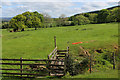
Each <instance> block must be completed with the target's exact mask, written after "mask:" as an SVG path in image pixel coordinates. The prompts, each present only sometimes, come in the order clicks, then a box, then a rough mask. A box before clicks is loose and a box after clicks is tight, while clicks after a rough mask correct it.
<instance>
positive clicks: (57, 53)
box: [57, 52, 66, 55]
mask: <svg viewBox="0 0 120 80" xmlns="http://www.w3.org/2000/svg"><path fill="white" fill-rule="evenodd" d="M57 54H59V55H65V54H66V53H60V52H58V53H57Z"/></svg>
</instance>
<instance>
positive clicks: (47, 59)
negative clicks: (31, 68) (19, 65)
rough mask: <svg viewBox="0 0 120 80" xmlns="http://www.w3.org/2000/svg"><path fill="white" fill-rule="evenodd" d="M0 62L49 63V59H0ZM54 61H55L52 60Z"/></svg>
mask: <svg viewBox="0 0 120 80" xmlns="http://www.w3.org/2000/svg"><path fill="white" fill-rule="evenodd" d="M0 60H3V61H21V60H22V61H49V59H21V60H20V59H4V58H3V59H0ZM51 61H52V60H51ZM53 61H55V60H53Z"/></svg>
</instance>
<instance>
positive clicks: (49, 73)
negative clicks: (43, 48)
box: [48, 55, 50, 76]
mask: <svg viewBox="0 0 120 80" xmlns="http://www.w3.org/2000/svg"><path fill="white" fill-rule="evenodd" d="M48 70H49V71H48V73H49V76H50V57H49V55H48Z"/></svg>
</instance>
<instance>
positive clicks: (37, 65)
mask: <svg viewBox="0 0 120 80" xmlns="http://www.w3.org/2000/svg"><path fill="white" fill-rule="evenodd" d="M0 61H1V62H2V63H0V65H18V66H20V67H17V68H19V69H12V68H0V70H2V73H0V74H2V75H3V76H6V75H7V76H11V75H14V76H15V75H19V76H18V77H28V75H29V77H33V76H35V77H36V76H47V75H49V71H50V70H52V72H55V70H60V69H51V68H50V66H64V65H58V64H50V62H52V61H55V62H59V61H61V62H64V60H50V59H23V58H20V59H5V58H4V59H0ZM6 61H7V63H6ZM9 61H10V62H9ZM11 61H14V62H11ZM28 61H35V62H36V61H38V63H25V62H28ZM15 62H16V63H15ZM43 62H44V63H43ZM23 66H29V67H30V66H31V68H29V69H26V68H25V69H24V68H23ZM32 67H33V68H36V69H33V68H32ZM38 68H44V69H46V70H47V72H46V74H43V73H39V72H40V71H41V72H42V70H39V69H38ZM61 70H62V69H61ZM5 71H9V72H5ZM10 71H16V72H10ZM24 71H27V72H28V73H26V72H24ZM31 71H32V72H37V71H38V73H31ZM25 75H27V76H25Z"/></svg>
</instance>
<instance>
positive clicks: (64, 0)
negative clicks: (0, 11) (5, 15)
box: [2, 0, 119, 2]
mask: <svg viewBox="0 0 120 80" xmlns="http://www.w3.org/2000/svg"><path fill="white" fill-rule="evenodd" d="M2 2H119V0H2Z"/></svg>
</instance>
